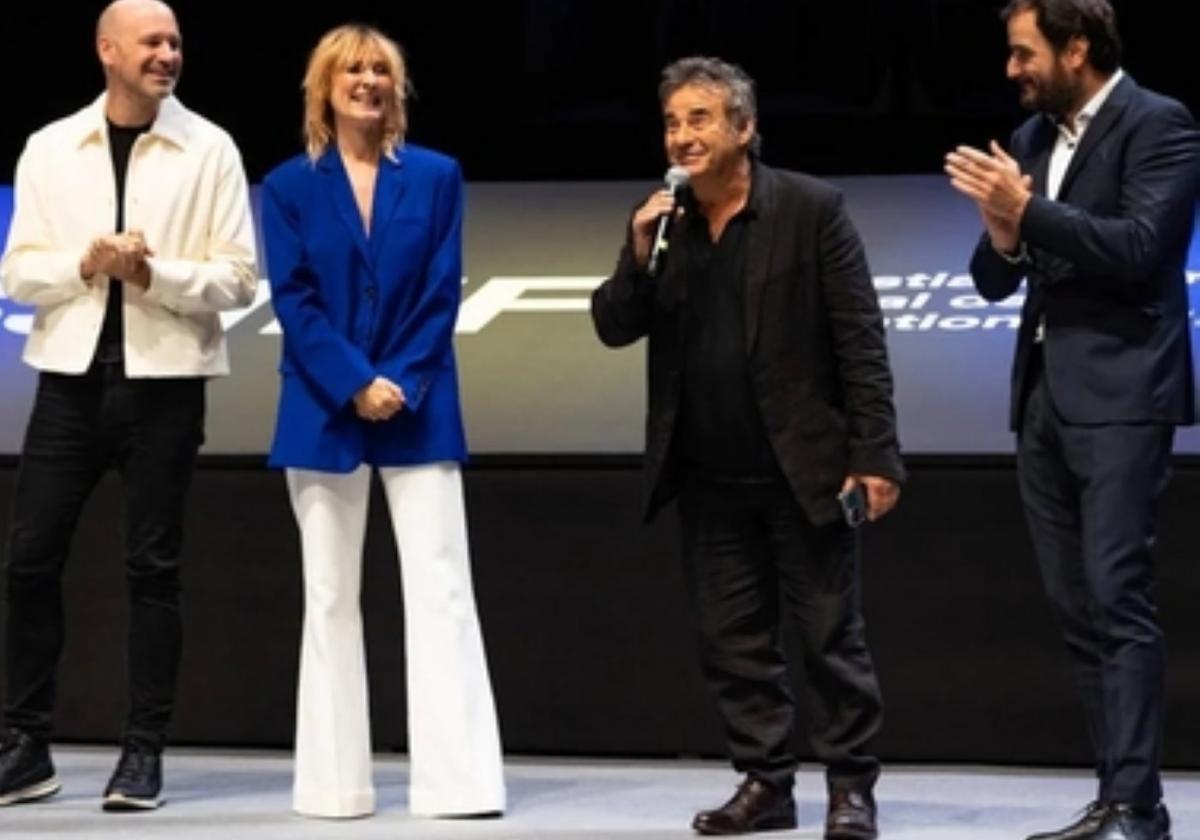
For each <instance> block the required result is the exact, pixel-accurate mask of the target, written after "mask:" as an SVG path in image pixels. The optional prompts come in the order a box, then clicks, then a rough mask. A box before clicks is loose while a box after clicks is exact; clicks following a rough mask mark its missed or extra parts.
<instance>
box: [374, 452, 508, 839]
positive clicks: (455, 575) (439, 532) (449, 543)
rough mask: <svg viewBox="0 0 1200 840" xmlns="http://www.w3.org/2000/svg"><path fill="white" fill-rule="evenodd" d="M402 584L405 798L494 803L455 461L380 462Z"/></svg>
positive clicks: (434, 805)
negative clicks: (385, 464) (410, 464)
mask: <svg viewBox="0 0 1200 840" xmlns="http://www.w3.org/2000/svg"><path fill="white" fill-rule="evenodd" d="M380 475H381V476H382V478H383V486H384V490H385V492H386V494H387V499H388V506H389V508H390V510H391V518H392V527H393V529H394V530H395V534H396V544H397V545H398V547H399V549H400V573H401V580H402V582H403V586H404V616H405V660H406V663H407V681H408V748H409V757H410V760H411V770H410V773H411V775H410V789H409V807H410V809H411V810H412V812H413V813H414V814H420V815H425V816H437V815H456V814H474V813H481V812H492V811H503V810H504V808H505V789H504V774H503V766H502V759H501V748H500V734H499V728H498V726H497V723H496V707H495V703H494V701H493V699H492V687H491V681H490V679H489V677H488V669H487V660H486V656H485V654H484V649H483V639H482V635H481V632H480V629H479V619H478V616H477V615H476V612H475V596H474V594H473V587H472V584H471V566H470V556H469V551H468V547H467V526H466V514H465V511H464V506H463V493H462V477H461V475H460V473H459V468H458V465H457V464H453V463H438V464H426V465H421V466H415V467H388V468H384V469H381V470H380Z"/></svg>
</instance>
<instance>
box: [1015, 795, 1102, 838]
mask: <svg viewBox="0 0 1200 840" xmlns="http://www.w3.org/2000/svg"><path fill="white" fill-rule="evenodd" d="M1107 813H1108V806H1107V805H1104V804H1103V803H1101V802H1092V803H1090V804H1089V805H1088V806H1087V807H1086V808H1084V809H1083V811H1082V812H1080V814H1079V816H1078V817H1077V818H1076V819H1075V822H1073V823H1071V824H1070V825H1068V826H1066V827H1065V828H1060V829H1059V830H1058V831H1044V832H1042V833H1041V834H1031V835H1030V836H1029V838H1028V840H1086V838H1088V837H1091V836H1092V835H1093V834H1095V833H1096V829H1097V828H1099V827H1100V823H1101V822H1103V821H1104V816H1105V815H1106V814H1107Z"/></svg>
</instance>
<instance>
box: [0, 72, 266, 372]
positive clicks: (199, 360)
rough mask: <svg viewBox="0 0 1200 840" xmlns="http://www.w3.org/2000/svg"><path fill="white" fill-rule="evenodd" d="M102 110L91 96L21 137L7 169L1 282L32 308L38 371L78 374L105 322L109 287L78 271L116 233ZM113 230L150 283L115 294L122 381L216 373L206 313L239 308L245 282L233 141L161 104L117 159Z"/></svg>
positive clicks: (248, 288)
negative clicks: (143, 261) (139, 242)
mask: <svg viewBox="0 0 1200 840" xmlns="http://www.w3.org/2000/svg"><path fill="white" fill-rule="evenodd" d="M104 105H105V96H104V95H103V94H102V95H101V96H100V98H98V99H97V100H96V101H95V102H93V103H92V104H91V105H89V106H88V107H86V108H84V109H83V110H81V111H79V112H77V113H75V114H72V115H71V116H69V117H66V118H64V119H61V120H58V121H56V122H53V123H51V124H50V125H48V126H46V127H45V128H43V129H41V130H40V131H38V132H36V133H34V134H33V135H32V136H30V138H29V141H28V143H27V144H26V146H25V151H24V152H23V153H22V154H21V158H20V160H19V161H18V162H17V176H16V185H15V191H14V196H13V205H14V206H13V217H12V227H11V228H10V230H9V234H8V245H7V247H6V248H5V252H4V258H3V260H2V261H0V279H2V280H3V284H4V289H5V291H6V292H7V293H8V295H9V297H11V298H12V299H13V300H15V301H17V302H19V303H25V304H31V305H33V306H36V307H37V314H36V315H35V316H34V322H33V329H32V330H31V331H30V333H29V337H28V340H27V341H26V344H25V354H24V358H25V361H26V362H27V363H28V364H30V365H32V366H33V367H35V368H38V369H40V370H48V371H56V372H59V373H83V372H84V371H86V370H87V368H88V366H89V365H90V364H91V361H92V357H93V356H94V355H95V352H96V343H97V340H98V338H99V336H100V328H101V326H102V324H103V322H104V308H105V301H106V299H107V294H108V282H109V280H108V278H107V277H104V276H103V275H98V276H97V277H96V278H93V282H92V284H91V285H90V286H89V285H88V284H86V283H84V282H83V280H82V279H81V278H80V276H79V263H80V260H81V259H82V258H83V254H84V251H85V250H86V249H87V247H88V245H89V244H90V243H91V242H92V240H93V239H95V238H96V237H97V236H101V235H104V234H108V233H112V232H113V229H114V226H115V224H116V206H115V201H116V186H115V179H114V177H113V166H112V157H111V152H110V151H109V145H108V130H107V124H106V122H105V116H104ZM125 229H126V230H141V231H142V232H143V233H144V234H145V238H146V244H147V246H148V247H149V248H150V250H151V251H152V252H153V254H154V256H152V257H151V258H149V260H148V262H149V264H150V286H149V288H148V289H147V290H146V291H145V292H143V291H142V290H140V289H138V288H137V287H135V286H131V285H128V284H127V285H126V286H125V290H124V320H125V371H126V374H127V375H128V376H130V377H164V376H213V375H217V374H225V373H228V372H229V361H228V358H227V355H226V350H225V338H224V335H223V333H222V330H221V322H220V319H219V317H218V315H217V313H218V312H219V311H221V310H225V309H237V308H239V307H242V306H246V305H248V304H249V303H250V302H251V301H252V300H253V299H254V290H255V284H256V283H257V277H258V272H257V268H256V260H255V241H254V228H253V224H252V222H251V218H250V200H249V191H248V190H247V187H246V176H245V173H244V172H243V170H242V161H241V156H240V155H239V154H238V150H237V147H236V146H234V144H233V140H232V139H230V137H229V135H228V134H226V133H225V131H223V130H222V129H221V128H219V127H218V126H216V125H214V124H213V123H211V122H209V121H208V120H206V119H204V118H203V117H201V116H199V115H198V114H195V113H193V112H191V111H189V110H188V109H186V108H184V107H183V105H182V104H180V102H179V101H178V100H177V99H175V98H174V97H171V98H168V99H165V100H163V102H162V104H161V106H160V107H159V112H158V117H157V119H155V121H154V125H153V126H151V128H150V130H149V131H148V132H146V133H145V134H143V135H141V136H140V137H138V139H137V142H136V143H135V144H134V146H133V150H132V151H131V153H130V156H129V169H128V173H127V175H126V179H125ZM114 282H117V281H114Z"/></svg>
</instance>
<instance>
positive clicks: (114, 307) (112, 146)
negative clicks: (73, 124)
mask: <svg viewBox="0 0 1200 840" xmlns="http://www.w3.org/2000/svg"><path fill="white" fill-rule="evenodd" d="M149 128H150V125H139V126H132V127H127V126H121V125H114V124H113V123H112V122H111V121H110V122H109V123H108V148H109V150H110V151H111V152H112V164H113V174H114V176H115V177H116V186H117V219H116V227H115V228H113V229H114V230H115V231H116V232H117V233H121V232H122V231H124V230H125V175H126V173H127V172H128V171H129V155H130V153H131V152H132V151H133V144H134V143H135V142H137V139H138V136H139V135H141V134H143V133H144V132H146V131H148V130H149ZM124 291H125V287H124V284H123V283H121V282H120V281H119V280H116V279H113V280H111V281H110V282H109V284H108V300H107V302H106V305H105V309H104V325H103V326H102V327H101V328H100V340H99V342H97V346H96V361H98V362H120V361H122V360H123V359H124V358H125V347H124V340H125V316H124V312H123V310H122V309H121V304H122V302H123V300H124V294H123V292H124Z"/></svg>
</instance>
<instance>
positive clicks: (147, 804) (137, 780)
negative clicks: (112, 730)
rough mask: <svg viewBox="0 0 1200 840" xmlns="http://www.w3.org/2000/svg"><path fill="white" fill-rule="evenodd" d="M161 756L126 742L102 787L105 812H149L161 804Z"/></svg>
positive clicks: (156, 751)
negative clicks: (106, 783) (159, 795)
mask: <svg viewBox="0 0 1200 840" xmlns="http://www.w3.org/2000/svg"><path fill="white" fill-rule="evenodd" d="M161 790H162V756H161V754H160V753H159V751H158V750H156V749H154V748H153V747H150V746H147V745H146V744H142V743H139V742H137V741H127V742H126V743H125V747H124V749H123V750H121V758H120V760H118V761H117V769H116V770H114V771H113V774H112V778H110V779H109V780H108V786H107V787H105V788H104V802H103V805H102V807H103V808H104V810H105V811H152V810H154V809H155V808H157V807H159V806H160V805H161V804H162V800H161V799H159V797H158V794H159V792H160V791H161Z"/></svg>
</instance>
